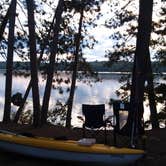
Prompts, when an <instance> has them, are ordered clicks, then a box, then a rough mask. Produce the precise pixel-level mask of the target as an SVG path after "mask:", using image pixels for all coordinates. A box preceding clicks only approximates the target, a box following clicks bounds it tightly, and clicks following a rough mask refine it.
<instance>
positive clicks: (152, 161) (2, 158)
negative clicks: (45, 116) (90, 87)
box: [0, 124, 166, 166]
mask: <svg viewBox="0 0 166 166" xmlns="http://www.w3.org/2000/svg"><path fill="white" fill-rule="evenodd" d="M0 130H5V131H9V132H14V133H22V134H27V135H28V136H42V137H51V138H55V139H72V140H79V139H81V138H82V134H83V131H82V129H80V128H73V129H71V130H69V129H66V128H64V127H62V126H53V125H44V126H42V127H41V128H34V127H33V126H30V125H14V124H8V125H4V124H0ZM86 134H87V136H89V137H91V136H92V135H93V133H89V132H86ZM103 135H104V133H103V131H100V132H98V133H95V136H96V140H97V142H98V143H104V137H103ZM145 135H146V139H145V148H146V152H147V153H146V156H145V157H144V158H143V159H142V160H140V161H138V162H137V163H136V164H135V165H137V166H165V165H166V129H165V128H164V129H154V130H148V131H146V134H145ZM123 141H124V138H118V139H117V142H118V145H119V146H124V145H125V146H128V145H127V144H126V143H125V142H124V143H122V142H123ZM107 144H109V145H113V134H112V131H108V132H107ZM140 144H141V143H140ZM141 146H142V144H141V145H140V147H141ZM141 148H142V147H141ZM47 162H48V161H45V160H44V161H42V162H41V161H39V160H37V159H33V160H32V159H31V160H29V159H28V158H26V157H21V158H20V157H18V156H17V155H14V154H10V155H9V154H8V153H5V152H2V151H0V165H1V166H10V165H12V166H24V165H25V166H26V165H29V164H30V165H32V166H33V165H35V166H38V165H40V166H45V165H47ZM13 163H14V164H13ZM26 163H27V164H26ZM3 164H4V165H3ZM52 165H57V166H60V165H64V164H61V163H56V164H55V162H49V166H52ZM68 165H69V164H68ZM72 165H73V163H72Z"/></svg>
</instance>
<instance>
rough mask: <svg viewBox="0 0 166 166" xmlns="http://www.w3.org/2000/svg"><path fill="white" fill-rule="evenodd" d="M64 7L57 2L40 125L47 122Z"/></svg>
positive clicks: (60, 2)
mask: <svg viewBox="0 0 166 166" xmlns="http://www.w3.org/2000/svg"><path fill="white" fill-rule="evenodd" d="M63 7H64V1H63V0H59V3H58V6H57V10H56V12H57V13H56V14H57V16H56V23H55V27H54V28H53V41H52V43H51V54H50V63H49V68H48V73H47V82H46V87H45V92H44V97H43V104H42V124H44V123H46V120H47V112H48V107H49V99H50V95H51V88H52V80H53V75H54V64H55V56H56V54H57V47H58V46H57V45H58V34H59V28H60V23H61V17H62V12H63Z"/></svg>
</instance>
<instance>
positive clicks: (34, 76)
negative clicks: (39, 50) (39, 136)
mask: <svg viewBox="0 0 166 166" xmlns="http://www.w3.org/2000/svg"><path fill="white" fill-rule="evenodd" d="M26 3H27V10H28V28H29V43H30V66H31V82H32V97H33V125H34V126H35V127H37V126H39V125H40V100H39V87H38V72H37V55H36V38H35V36H36V33H35V20H34V1H33V0H26Z"/></svg>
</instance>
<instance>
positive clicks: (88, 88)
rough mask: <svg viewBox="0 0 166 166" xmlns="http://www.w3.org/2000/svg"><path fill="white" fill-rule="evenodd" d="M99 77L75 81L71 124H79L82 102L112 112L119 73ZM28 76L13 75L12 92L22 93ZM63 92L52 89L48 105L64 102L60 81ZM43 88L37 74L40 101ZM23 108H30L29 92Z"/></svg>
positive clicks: (0, 104) (0, 85)
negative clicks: (111, 103) (99, 106)
mask: <svg viewBox="0 0 166 166" xmlns="http://www.w3.org/2000/svg"><path fill="white" fill-rule="evenodd" d="M61 76H62V78H63V79H67V78H68V77H69V75H66V74H64V73H61ZM99 78H100V79H101V81H98V82H91V83H90V84H89V83H87V81H85V79H84V80H83V81H77V84H76V86H77V88H76V92H75V97H74V105H73V113H72V125H73V126H80V125H81V123H80V121H79V119H78V118H77V116H78V115H81V106H82V104H105V107H106V116H108V115H110V114H112V108H110V106H109V101H110V98H113V99H118V97H117V95H116V93H115V92H116V90H117V89H118V88H119V87H120V86H121V85H122V83H120V82H119V79H120V78H121V74H112V73H100V74H99ZM0 80H1V81H0V110H1V111H0V121H1V120H2V117H3V108H4V89H5V75H4V72H3V71H1V72H0ZM29 80H30V77H29V76H28V77H24V76H13V87H12V93H13V94H14V93H16V92H21V93H22V94H24V92H25V90H26V88H27V85H28V83H29ZM61 85H62V87H63V90H64V92H63V94H60V93H59V91H58V90H57V89H55V88H53V89H52V93H51V99H50V106H49V108H50V109H52V108H54V106H55V103H56V100H59V101H61V102H65V101H66V100H67V99H68V95H69V94H68V93H67V92H66V91H67V88H68V87H69V85H67V84H65V83H62V84H61ZM44 88H45V80H44V78H43V77H42V76H41V75H39V89H40V101H41V103H42V97H43V93H44ZM27 102H28V103H27V104H26V106H25V110H28V109H30V110H32V94H31V93H30V94H29V97H28V100H27ZM16 110H17V107H16V106H13V105H12V111H16ZM145 110H146V111H145V115H144V117H145V118H146V119H148V115H149V110H148V108H147V107H146V108H145Z"/></svg>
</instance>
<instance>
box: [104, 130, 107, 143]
mask: <svg viewBox="0 0 166 166" xmlns="http://www.w3.org/2000/svg"><path fill="white" fill-rule="evenodd" d="M104 135H105V136H104V137H105V140H104V141H105V144H107V130H106V127H105V129H104Z"/></svg>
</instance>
